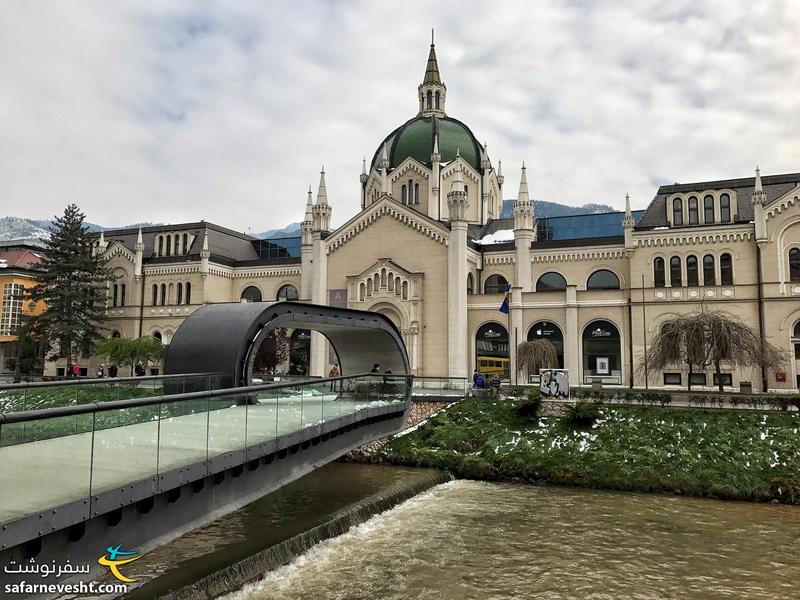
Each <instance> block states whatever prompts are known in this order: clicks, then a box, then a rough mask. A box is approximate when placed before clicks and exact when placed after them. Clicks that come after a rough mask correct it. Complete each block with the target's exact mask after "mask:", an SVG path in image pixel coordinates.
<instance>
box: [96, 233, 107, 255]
mask: <svg viewBox="0 0 800 600" xmlns="http://www.w3.org/2000/svg"><path fill="white" fill-rule="evenodd" d="M106 248H108V244H107V243H106V236H105V235H104V233H103V230H102V229H101V230H100V239H99V240H98V241H97V253H98V254H102V253H103V252H105V251H106Z"/></svg>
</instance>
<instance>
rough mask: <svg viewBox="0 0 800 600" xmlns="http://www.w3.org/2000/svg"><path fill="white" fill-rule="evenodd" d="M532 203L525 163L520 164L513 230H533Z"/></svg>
mask: <svg viewBox="0 0 800 600" xmlns="http://www.w3.org/2000/svg"><path fill="white" fill-rule="evenodd" d="M533 229H534V214H533V203H532V202H531V199H530V194H529V193H528V175H527V169H526V168H525V163H524V162H523V163H522V175H521V176H520V178H519V193H518V194H517V200H516V201H515V202H514V230H515V231H517V230H533Z"/></svg>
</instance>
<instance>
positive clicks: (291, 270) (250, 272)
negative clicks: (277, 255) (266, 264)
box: [232, 266, 301, 279]
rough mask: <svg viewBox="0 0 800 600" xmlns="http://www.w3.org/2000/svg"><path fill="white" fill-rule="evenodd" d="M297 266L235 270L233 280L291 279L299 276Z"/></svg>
mask: <svg viewBox="0 0 800 600" xmlns="http://www.w3.org/2000/svg"><path fill="white" fill-rule="evenodd" d="M300 272H301V271H300V267H299V266H291V267H271V268H264V269H252V268H251V269H235V270H234V272H233V274H232V277H233V279H252V278H256V277H291V276H293V275H300Z"/></svg>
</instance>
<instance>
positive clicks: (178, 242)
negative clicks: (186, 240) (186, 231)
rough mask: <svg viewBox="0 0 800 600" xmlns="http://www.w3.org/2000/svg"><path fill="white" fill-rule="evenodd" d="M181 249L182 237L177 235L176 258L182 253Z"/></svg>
mask: <svg viewBox="0 0 800 600" xmlns="http://www.w3.org/2000/svg"><path fill="white" fill-rule="evenodd" d="M180 248H181V236H180V234H178V233H176V234H175V247H174V250H175V255H176V256H177V255H179V254H180V253H181V250H180Z"/></svg>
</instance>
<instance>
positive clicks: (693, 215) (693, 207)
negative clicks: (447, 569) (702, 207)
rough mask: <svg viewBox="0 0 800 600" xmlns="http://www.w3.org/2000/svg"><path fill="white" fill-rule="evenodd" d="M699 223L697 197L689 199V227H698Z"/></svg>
mask: <svg viewBox="0 0 800 600" xmlns="http://www.w3.org/2000/svg"><path fill="white" fill-rule="evenodd" d="M699 222H700V221H699V214H698V210H697V196H692V197H691V198H689V225H697V224H698V223H699Z"/></svg>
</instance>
